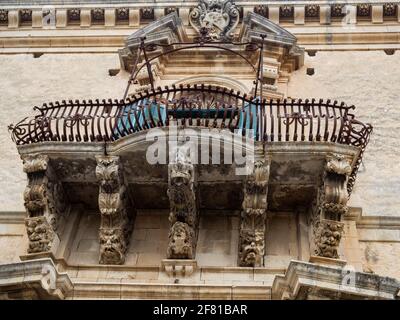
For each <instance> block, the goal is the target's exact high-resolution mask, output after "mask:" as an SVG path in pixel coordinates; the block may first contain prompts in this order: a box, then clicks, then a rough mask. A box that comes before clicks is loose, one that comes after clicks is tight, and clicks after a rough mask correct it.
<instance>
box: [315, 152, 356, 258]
mask: <svg viewBox="0 0 400 320" xmlns="http://www.w3.org/2000/svg"><path fill="white" fill-rule="evenodd" d="M351 171H352V167H351V160H350V159H347V158H346V157H344V156H342V155H339V154H331V155H329V156H328V157H327V162H326V167H325V172H324V175H323V183H322V184H321V187H320V188H319V190H318V194H317V199H316V200H315V202H314V204H313V206H312V213H311V226H312V233H311V234H312V237H313V239H312V246H313V251H314V254H315V255H317V256H320V257H326V258H334V259H338V258H339V254H338V247H339V243H340V239H341V237H342V234H343V229H344V224H343V223H342V222H340V221H341V217H342V216H343V215H344V214H345V213H346V212H347V211H348V207H347V201H348V198H349V194H348V192H347V181H348V178H349V175H350V174H351Z"/></svg>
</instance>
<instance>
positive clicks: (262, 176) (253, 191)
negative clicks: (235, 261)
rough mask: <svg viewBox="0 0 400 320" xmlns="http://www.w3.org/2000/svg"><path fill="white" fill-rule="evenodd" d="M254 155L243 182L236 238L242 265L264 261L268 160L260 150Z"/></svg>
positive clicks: (254, 265) (256, 264) (257, 263)
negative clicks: (251, 168)
mask: <svg viewBox="0 0 400 320" xmlns="http://www.w3.org/2000/svg"><path fill="white" fill-rule="evenodd" d="M256 156H257V155H256ZM257 158H258V159H257ZM257 158H256V159H255V163H254V171H253V173H252V174H251V175H249V176H247V177H246V180H245V182H244V190H243V191H244V199H243V203H242V215H241V225H240V240H239V265H240V266H243V267H259V266H262V265H263V264H264V261H263V257H264V248H265V240H264V239H265V219H266V213H267V192H268V179H269V169H270V163H269V161H268V160H266V159H265V157H264V155H263V153H261V152H259V153H258V157H257Z"/></svg>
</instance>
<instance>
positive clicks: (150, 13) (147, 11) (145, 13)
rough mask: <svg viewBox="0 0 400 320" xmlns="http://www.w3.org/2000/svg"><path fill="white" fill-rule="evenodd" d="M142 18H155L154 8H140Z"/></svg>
mask: <svg viewBox="0 0 400 320" xmlns="http://www.w3.org/2000/svg"><path fill="white" fill-rule="evenodd" d="M140 19H141V20H154V9H153V8H141V9H140Z"/></svg>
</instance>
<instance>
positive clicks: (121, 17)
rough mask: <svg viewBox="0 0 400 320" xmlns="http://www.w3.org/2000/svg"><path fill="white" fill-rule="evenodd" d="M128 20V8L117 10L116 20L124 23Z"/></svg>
mask: <svg viewBox="0 0 400 320" xmlns="http://www.w3.org/2000/svg"><path fill="white" fill-rule="evenodd" d="M128 19H129V9H128V8H117V20H118V21H125V20H128Z"/></svg>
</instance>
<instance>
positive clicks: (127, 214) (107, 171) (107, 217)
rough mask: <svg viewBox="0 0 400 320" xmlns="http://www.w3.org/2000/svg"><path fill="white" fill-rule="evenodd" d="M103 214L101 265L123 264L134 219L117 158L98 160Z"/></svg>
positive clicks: (101, 212)
mask: <svg viewBox="0 0 400 320" xmlns="http://www.w3.org/2000/svg"><path fill="white" fill-rule="evenodd" d="M96 161H97V166H96V177H97V179H98V182H99V200H98V203H99V210H100V214H101V222H100V230H99V241H100V258H99V263H100V264H123V263H124V262H125V253H126V250H127V247H128V244H129V238H130V235H131V233H132V229H133V220H134V217H135V211H134V207H133V205H132V201H131V199H130V197H129V193H128V191H127V188H126V186H125V182H124V177H123V170H122V165H121V162H120V158H119V157H117V156H97V157H96Z"/></svg>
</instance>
